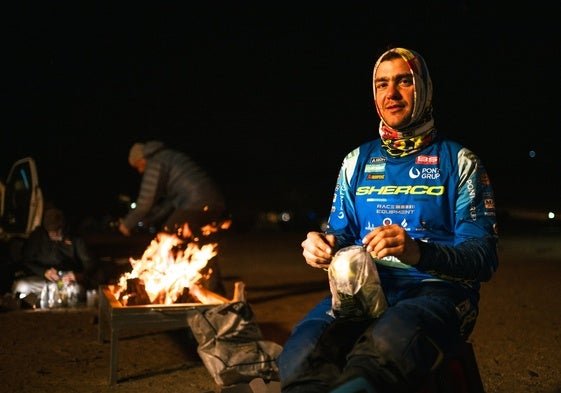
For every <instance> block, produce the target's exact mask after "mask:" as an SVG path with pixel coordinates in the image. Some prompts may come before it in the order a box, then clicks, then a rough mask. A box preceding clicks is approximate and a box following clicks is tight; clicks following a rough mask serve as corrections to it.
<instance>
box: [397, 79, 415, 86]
mask: <svg viewBox="0 0 561 393" xmlns="http://www.w3.org/2000/svg"><path fill="white" fill-rule="evenodd" d="M399 83H400V84H402V85H404V86H411V85H412V84H413V79H412V78H403V79H402V80H400V81H399Z"/></svg>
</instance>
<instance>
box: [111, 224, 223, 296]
mask: <svg viewBox="0 0 561 393" xmlns="http://www.w3.org/2000/svg"><path fill="white" fill-rule="evenodd" d="M183 245H184V242H183V241H182V240H181V239H180V238H179V237H178V236H177V235H175V234H168V233H165V232H162V233H159V234H158V235H157V236H156V238H155V239H153V240H152V242H151V243H150V245H149V246H148V247H147V248H146V250H145V251H144V254H143V255H142V257H141V258H140V259H134V258H130V260H129V261H130V263H131V266H132V271H130V272H127V273H124V274H122V275H121V277H120V278H119V283H118V289H117V290H116V294H115V296H116V297H117V298H118V297H119V294H120V293H121V292H125V291H126V289H127V280H128V279H131V278H138V279H139V280H141V281H142V282H143V284H144V288H145V290H146V293H147V294H148V297H149V298H150V302H151V303H159V304H173V303H175V302H176V301H177V299H178V298H179V297H180V296H181V295H182V293H183V291H184V289H185V288H192V287H194V285H195V284H196V283H197V281H199V280H200V279H201V278H202V274H201V273H200V270H201V269H202V268H204V267H205V266H206V264H207V263H208V261H209V260H210V259H211V258H213V257H214V256H215V255H216V254H217V247H218V244H217V243H210V244H205V245H203V246H202V247H199V246H198V245H197V244H196V243H188V244H187V246H186V247H185V248H183V247H182V246H183Z"/></svg>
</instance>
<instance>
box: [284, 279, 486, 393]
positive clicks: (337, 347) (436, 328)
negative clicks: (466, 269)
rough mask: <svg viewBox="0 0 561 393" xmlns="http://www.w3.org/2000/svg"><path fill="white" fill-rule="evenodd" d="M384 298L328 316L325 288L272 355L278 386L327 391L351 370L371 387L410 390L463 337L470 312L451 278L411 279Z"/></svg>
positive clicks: (299, 392) (294, 391)
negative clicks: (384, 303) (362, 312)
mask: <svg viewBox="0 0 561 393" xmlns="http://www.w3.org/2000/svg"><path fill="white" fill-rule="evenodd" d="M385 292H386V291H385ZM386 298H387V299H388V309H387V310H386V311H385V312H384V313H383V314H382V315H381V316H380V317H378V318H364V317H362V318H350V317H348V318H335V317H333V316H332V313H331V312H330V311H331V301H332V300H331V295H329V296H327V297H326V298H325V299H324V300H323V301H321V302H320V303H319V304H318V305H317V306H316V307H315V308H314V309H312V310H311V311H310V312H309V313H308V314H307V315H306V316H304V318H303V319H302V320H301V321H300V322H298V324H296V326H295V327H294V329H293V331H292V333H291V336H290V338H289V339H288V340H287V342H286V343H285V345H284V346H283V350H282V353H281V354H280V356H279V358H278V359H277V363H278V366H279V376H280V381H281V389H282V392H283V393H316V392H317V393H319V392H330V391H331V390H332V389H334V388H336V387H337V386H340V385H342V384H344V383H345V382H348V381H351V380H353V379H357V378H362V379H364V380H366V381H368V383H370V384H371V386H372V387H373V390H372V391H375V392H388V393H389V392H391V393H397V392H410V391H414V390H415V389H418V388H420V387H421V386H422V384H423V383H424V381H425V380H426V378H427V377H428V375H429V373H430V372H431V371H432V370H434V369H435V368H436V367H437V366H438V365H440V363H441V362H442V360H444V359H445V358H447V357H448V356H450V355H452V354H454V353H455V352H456V351H457V349H458V348H459V345H460V344H461V343H462V342H463V341H465V340H467V338H468V337H469V334H471V332H472V330H473V327H474V325H475V321H476V318H477V314H478V310H477V305H476V304H473V302H472V301H470V292H469V291H468V289H467V288H466V287H463V286H462V285H460V284H456V283H452V282H446V281H424V282H417V283H414V284H411V285H410V286H408V287H406V288H402V289H401V290H400V291H398V292H391V291H390V292H386Z"/></svg>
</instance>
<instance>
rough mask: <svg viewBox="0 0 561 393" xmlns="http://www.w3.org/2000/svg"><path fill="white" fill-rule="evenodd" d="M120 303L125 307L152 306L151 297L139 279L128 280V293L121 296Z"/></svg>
mask: <svg viewBox="0 0 561 393" xmlns="http://www.w3.org/2000/svg"><path fill="white" fill-rule="evenodd" d="M119 301H120V302H121V303H122V304H123V305H125V306H127V305H128V306H139V305H142V304H150V297H149V296H148V294H147V293H146V290H145V289H144V283H143V282H142V281H141V280H140V279H138V278H129V279H127V291H126V292H125V293H123V294H121V296H120V298H119Z"/></svg>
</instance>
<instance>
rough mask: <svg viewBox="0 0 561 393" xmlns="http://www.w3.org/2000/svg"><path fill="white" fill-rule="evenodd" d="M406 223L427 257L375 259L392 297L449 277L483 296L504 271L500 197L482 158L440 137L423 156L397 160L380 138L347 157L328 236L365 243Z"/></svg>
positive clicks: (342, 242)
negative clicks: (483, 287) (376, 232)
mask: <svg viewBox="0 0 561 393" xmlns="http://www.w3.org/2000/svg"><path fill="white" fill-rule="evenodd" d="M393 223H396V224H399V225H400V226H401V227H402V228H404V229H405V230H406V231H407V233H408V234H409V235H410V236H411V237H412V238H413V239H415V240H416V241H417V243H418V244H419V247H420V250H421V259H420V262H419V263H418V264H417V265H416V266H409V265H407V264H405V263H402V262H400V261H399V260H398V259H397V258H394V257H386V258H383V259H376V265H377V268H378V272H379V274H380V279H381V281H382V286H383V287H384V290H385V291H386V292H391V291H392V290H399V289H401V288H404V286H407V285H408V284H409V283H412V282H419V281H424V280H447V281H452V282H457V283H460V285H464V286H466V287H468V288H470V289H471V290H472V291H473V294H474V295H476V298H477V299H478V298H479V296H478V295H477V293H478V290H479V282H481V281H488V280H489V279H490V278H491V276H492V274H493V273H494V272H495V270H496V268H497V267H498V256H497V228H496V226H497V223H496V215H495V202H494V194H493V189H492V185H491V182H490V180H489V176H488V174H487V172H486V170H485V168H484V166H483V164H482V162H481V161H480V159H479V158H478V157H477V156H476V155H475V154H474V153H473V152H471V151H470V150H469V149H467V148H465V147H463V146H461V145H460V144H458V143H456V142H454V141H451V140H447V139H445V138H443V137H442V136H440V135H437V136H436V138H435V139H434V140H433V141H432V143H430V144H429V145H428V146H426V147H425V148H423V149H422V150H420V151H418V152H417V153H414V154H411V155H407V156H404V157H392V156H390V155H389V154H387V152H386V151H385V150H384V149H383V148H382V146H381V140H380V139H375V140H372V141H369V142H366V143H364V144H362V145H361V146H359V147H358V148H356V149H355V150H353V151H352V152H350V153H349V154H348V155H347V156H346V157H345V158H344V160H343V163H342V165H341V169H340V171H339V175H338V178H337V183H336V187H335V193H334V197H333V205H332V209H331V213H330V216H329V222H328V228H327V230H326V232H327V233H330V234H334V235H335V236H336V238H337V242H338V246H339V247H340V248H341V247H345V246H348V245H352V244H359V245H360V244H362V238H363V237H364V236H365V235H366V234H367V233H369V232H370V231H371V230H372V229H374V228H375V227H377V226H380V225H389V224H393Z"/></svg>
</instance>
